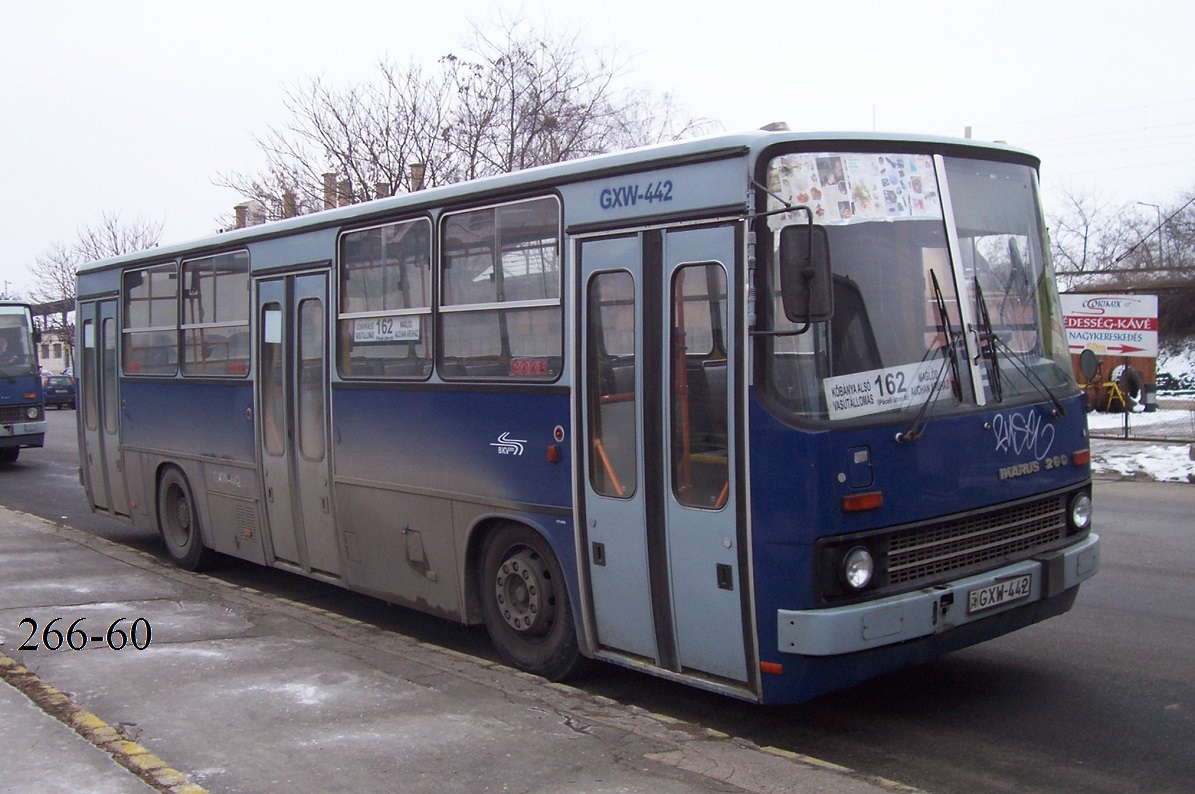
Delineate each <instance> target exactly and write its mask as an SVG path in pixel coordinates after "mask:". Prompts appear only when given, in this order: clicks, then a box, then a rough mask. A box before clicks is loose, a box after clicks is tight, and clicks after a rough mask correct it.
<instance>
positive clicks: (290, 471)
mask: <svg viewBox="0 0 1195 794" xmlns="http://www.w3.org/2000/svg"><path fill="white" fill-rule="evenodd" d="M327 295H328V280H327V276H326V274H324V273H311V274H303V275H296V276H284V277H281V278H270V279H263V280H261V281H260V282H259V283H258V287H257V319H258V330H257V334H258V338H257V344H258V359H257V360H258V381H257V390H258V396H257V416H258V427H259V433H258V443H259V447H260V449H259V455H260V459H261V462H262V477H263V484H264V487H265V501H266V518H267V522H268V524H269V530H270V539H271V543H272V547H273V553H274V557H275V559H276V560H277V561H279V562H282V563H287V564H290V565H292V566H296V567H299V568H302V569H303V570H304V571H309V572H312V573H316V574H321V575H323V576H326V577H331V578H339V577H340V570H341V566H340V552H339V546H338V544H337V541H336V531H335V523H334V520H333V516H332V489H331V477H332V471H331V462H330V459H329V455H328V429H327V428H328V404H329V403H328V342H327V329H326V328H325V319H326V316H327Z"/></svg>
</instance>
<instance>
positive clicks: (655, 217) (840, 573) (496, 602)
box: [78, 131, 1099, 703]
mask: <svg viewBox="0 0 1195 794" xmlns="http://www.w3.org/2000/svg"><path fill="white" fill-rule="evenodd" d="M1037 168H1038V161H1037V160H1036V159H1035V158H1034V157H1033V156H1031V155H1029V154H1028V153H1025V152H1023V151H1020V150H1017V149H1013V148H1010V147H1007V146H1002V145H992V144H982V143H978V142H975V141H970V140H966V141H964V140H948V139H934V138H920V137H898V136H888V135H846V134H833V135H830V134H800V133H792V132H763V131H761V132H755V133H747V134H735V135H723V136H717V137H712V138H707V139H702V140H695V141H686V142H681V143H675V144H668V145H663V146H658V147H651V148H646V149H640V150H635V151H628V152H621V153H616V154H610V155H604V156H600V157H593V158H589V159H585V160H580V161H576V162H569V163H564V164H560V165H554V166H547V167H543V168H536V169H532V170H528V171H523V172H519V173H514V174H508V175H504V176H497V177H493V178H488V179H482V180H478V181H475V182H469V183H464V184H459V185H453V186H449V187H440V188H435V189H430V190H425V191H420V192H417V193H412V194H408V195H403V196H398V197H395V198H390V199H383V200H379V201H374V202H370V203H367V204H360V205H356V206H351V207H342V208H338V209H331V210H327V211H324V212H321V213H318V214H313V215H308V216H304V217H300V218H293V219H289V220H284V221H279V222H276V223H270V224H266V225H262V226H257V227H253V228H249V229H244V230H238V231H234V232H230V233H226V234H220V235H216V236H213V237H209V238H207V239H203V240H198V241H195V242H193V243H188V244H182V245H172V246H164V247H161V248H156V249H153V250H150V251H144V252H140V253H137V254H131V255H128V256H123V257H120V258H118V259H112V260H108V261H103V262H97V263H94V264H91V265H89V266H87V267H85V268H83V269H82V270H81V271H80V274H79V282H78V296H79V298H78V300H79V304H78V322H79V326H80V328H79V338H80V339H82V340H83V353H82V358H81V390H82V391H81V401H82V405H83V411H82V415H81V418H80V443H81V449H82V454H83V458H82V459H83V460H84V461H85V465H84V470H83V473H84V480H85V482H86V486H87V492H88V495H89V498H90V500H91V503H92V505H93V506H94V508H95V509H96V510H98V511H102V512H107V513H111V514H115V515H120V516H125V517H127V518H128V519H129V520H131V521H132V522H133V523H135V524H136V525H138V526H142V527H146V528H156V529H159V530H160V531H161V533H162V535H163V537H164V539H165V543H166V548H167V549H168V551H169V553H170V555H171V557H172V558H173V559H174V560H175V561H176V562H178V564H180V565H182V566H183V567H186V568H195V567H198V566H200V565H203V564H204V563H206V562H207V561H208V559H209V558H210V556H211V553H212V552H220V553H223V554H227V555H232V556H235V557H240V558H243V559H246V560H252V561H255V562H258V563H261V564H263V565H269V566H273V567H277V568H281V569H285V570H288V571H293V572H295V573H297V574H302V575H305V576H310V577H313V578H316V579H320V580H323V581H327V582H334V583H336V584H339V585H343V586H345V587H348V588H350V589H353V590H358V591H361V592H364V593H370V594H373V595H375V596H377V597H379V598H383V599H387V600H389V601H392V602H395V603H398V604H403V605H406V606H409V607H412V608H414V609H420V610H423V611H426V612H430V613H433V614H436V615H441V616H443V617H446V618H449V619H452V620H456V621H460V622H462V623H479V622H480V623H484V624H485V626H486V627H487V629H488V630H489V633H490V635H491V637H492V638H493V641H494V643H495V645H496V646H497V649H498V651H499V652H500V654H501V656H502V657H503V658H504V659H505V660H507V661H508V662H509V663H510V664H512V665H514V666H516V667H519V668H521V669H523V670H527V671H530V672H533V673H537V674H540V675H543V676H546V677H548V678H551V679H559V678H563V677H565V676H567V675H568V674H569V673H570V672H572V671H573V670H574V669H575V668H576V666H577V664H578V662H579V661H580V660H582V659H585V658H596V659H601V660H605V661H607V662H611V663H615V664H620V665H625V666H628V667H632V668H635V669H638V670H642V671H645V672H648V673H651V674H654V675H658V676H662V677H665V678H669V679H674V680H679V681H684V682H687V683H690V684H693V685H695V686H699V687H703V688H706V689H710V690H714V691H718V692H722V693H725V694H727V695H731V696H734V697H738V698H744V699H748V700H754V701H759V702H764V703H784V702H796V701H800V700H804V699H807V698H810V697H813V696H815V695H817V694H819V693H823V692H827V691H830V690H833V689H836V688H840V687H844V686H849V685H851V684H854V683H856V682H858V681H862V680H864V679H866V678H869V677H872V676H875V675H878V674H881V673H884V672H887V671H891V670H895V669H898V668H900V667H902V666H905V665H910V664H914V663H917V662H920V661H922V660H926V659H931V658H934V657H936V656H938V655H940V654H943V653H946V652H948V651H952V650H955V649H958V648H963V647H966V646H969V645H972V644H974V643H977V642H981V641H983V640H986V639H989V638H992V637H997V636H1000V635H1003V634H1006V633H1008V632H1010V631H1013V630H1015V629H1017V628H1020V627H1023V626H1027V625H1029V624H1032V623H1035V622H1038V621H1041V620H1044V619H1046V618H1049V617H1052V616H1055V615H1059V614H1062V613H1064V612H1066V611H1067V610H1068V609H1069V608H1070V607H1071V605H1072V603H1073V602H1074V600H1075V596H1076V594H1077V593H1078V590H1079V585H1080V583H1082V582H1083V581H1085V580H1087V579H1088V578H1090V577H1091V576H1092V575H1094V574H1095V572H1096V570H1097V568H1098V564H1099V540H1098V537H1097V536H1096V535H1095V534H1093V533H1092V531H1091V472H1090V452H1089V446H1088V439H1087V433H1086V423H1085V418H1084V412H1083V409H1082V402H1081V396H1080V392H1079V389H1078V387H1077V385H1076V383H1075V381H1074V378H1073V376H1072V373H1071V366H1070V361H1069V356H1068V352H1067V346H1066V342H1065V337H1064V335H1063V333H1062V321H1061V316H1060V313H1059V307H1058V297H1057V294H1056V290H1055V284H1054V279H1053V274H1052V271H1051V267H1050V262H1049V249H1048V245H1047V243H1046V237H1045V231H1044V225H1043V221H1042V213H1041V205H1040V196H1039V188H1038V181H1037Z"/></svg>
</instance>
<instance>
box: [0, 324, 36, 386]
mask: <svg viewBox="0 0 1195 794" xmlns="http://www.w3.org/2000/svg"><path fill="white" fill-rule="evenodd" d="M31 333H32V329H31V326H30V322H29V310H28V309H27V308H25V307H24V306H0V377H8V378H15V377H17V376H20V375H32V374H34V373H35V372H36V367H37V365H36V361H35V358H34V355H33V348H32V336H31Z"/></svg>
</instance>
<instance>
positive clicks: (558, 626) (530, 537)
mask: <svg viewBox="0 0 1195 794" xmlns="http://www.w3.org/2000/svg"><path fill="white" fill-rule="evenodd" d="M479 586H480V593H481V605H482V615H483V617H484V619H485V627H486V630H487V631H488V632H489V635H490V639H491V640H492V641H493V643H494V647H495V648H497V649H498V654H499V655H500V656H501V657H502V659H503V660H504V661H505V662H506V663H507V664H509V665H511V666H513V667H517V668H518V669H520V670H524V671H526V672H529V673H534V674H535V675H540V676H543V677H544V678H547V679H548V680H550V681H560V680H562V679H564V678H566V677H568V675H569V674H570V673H572V672H573V671H574V670H575V669H576V668H577V666H578V664H579V662H580V660H581V653H580V650H579V649H578V645H577V628H576V624H575V622H574V620H573V611H572V607H571V605H570V603H569V598H568V588H567V586H566V585H565V582H564V573H563V571H561V568H560V563H559V562H558V561H557V560H556V555H554V554H553V553H552V550H551V548H550V547H549V546H548V543H547V541H546V540H544V539H543V538H542V537H541V536H540V535H539V534H538V533H537V532H535V531H534V530H532V529H531V528H530V527H526V526H523V525H520V524H507V525H505V526H503V527H501V528H500V529H498V530H497V531H496V532H493V533H491V534H490V536H489V537H488V538H486V541H485V545H484V546H483V547H482V552H481V566H480V580H479Z"/></svg>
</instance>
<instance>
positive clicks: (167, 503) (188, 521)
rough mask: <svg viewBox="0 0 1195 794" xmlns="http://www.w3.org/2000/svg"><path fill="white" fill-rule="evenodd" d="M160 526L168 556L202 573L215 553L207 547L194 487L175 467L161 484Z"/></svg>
mask: <svg viewBox="0 0 1195 794" xmlns="http://www.w3.org/2000/svg"><path fill="white" fill-rule="evenodd" d="M158 526H159V527H160V528H161V531H162V541H163V542H164V543H165V544H166V554H168V555H169V556H170V559H171V560H172V561H173V562H174V564H175V565H177V566H178V567H180V568H183V569H184V570H188V571H198V570H200V569H201V568H203V567H204V566H206V565H207V564H208V562H209V561H210V559H211V552H209V551H208V549H207V547H206V546H204V545H203V535H202V533H201V532H200V531H199V513H198V511H197V510H196V509H195V498H194V497H193V496H192V495H191V486H190V484H188V483H187V477H186V475H184V474H183V473H182V472H181V471H179V470H178V469H175V468H169V469H166V471H165V472H164V473H163V474H162V479H161V481H160V482H159V483H158Z"/></svg>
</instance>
